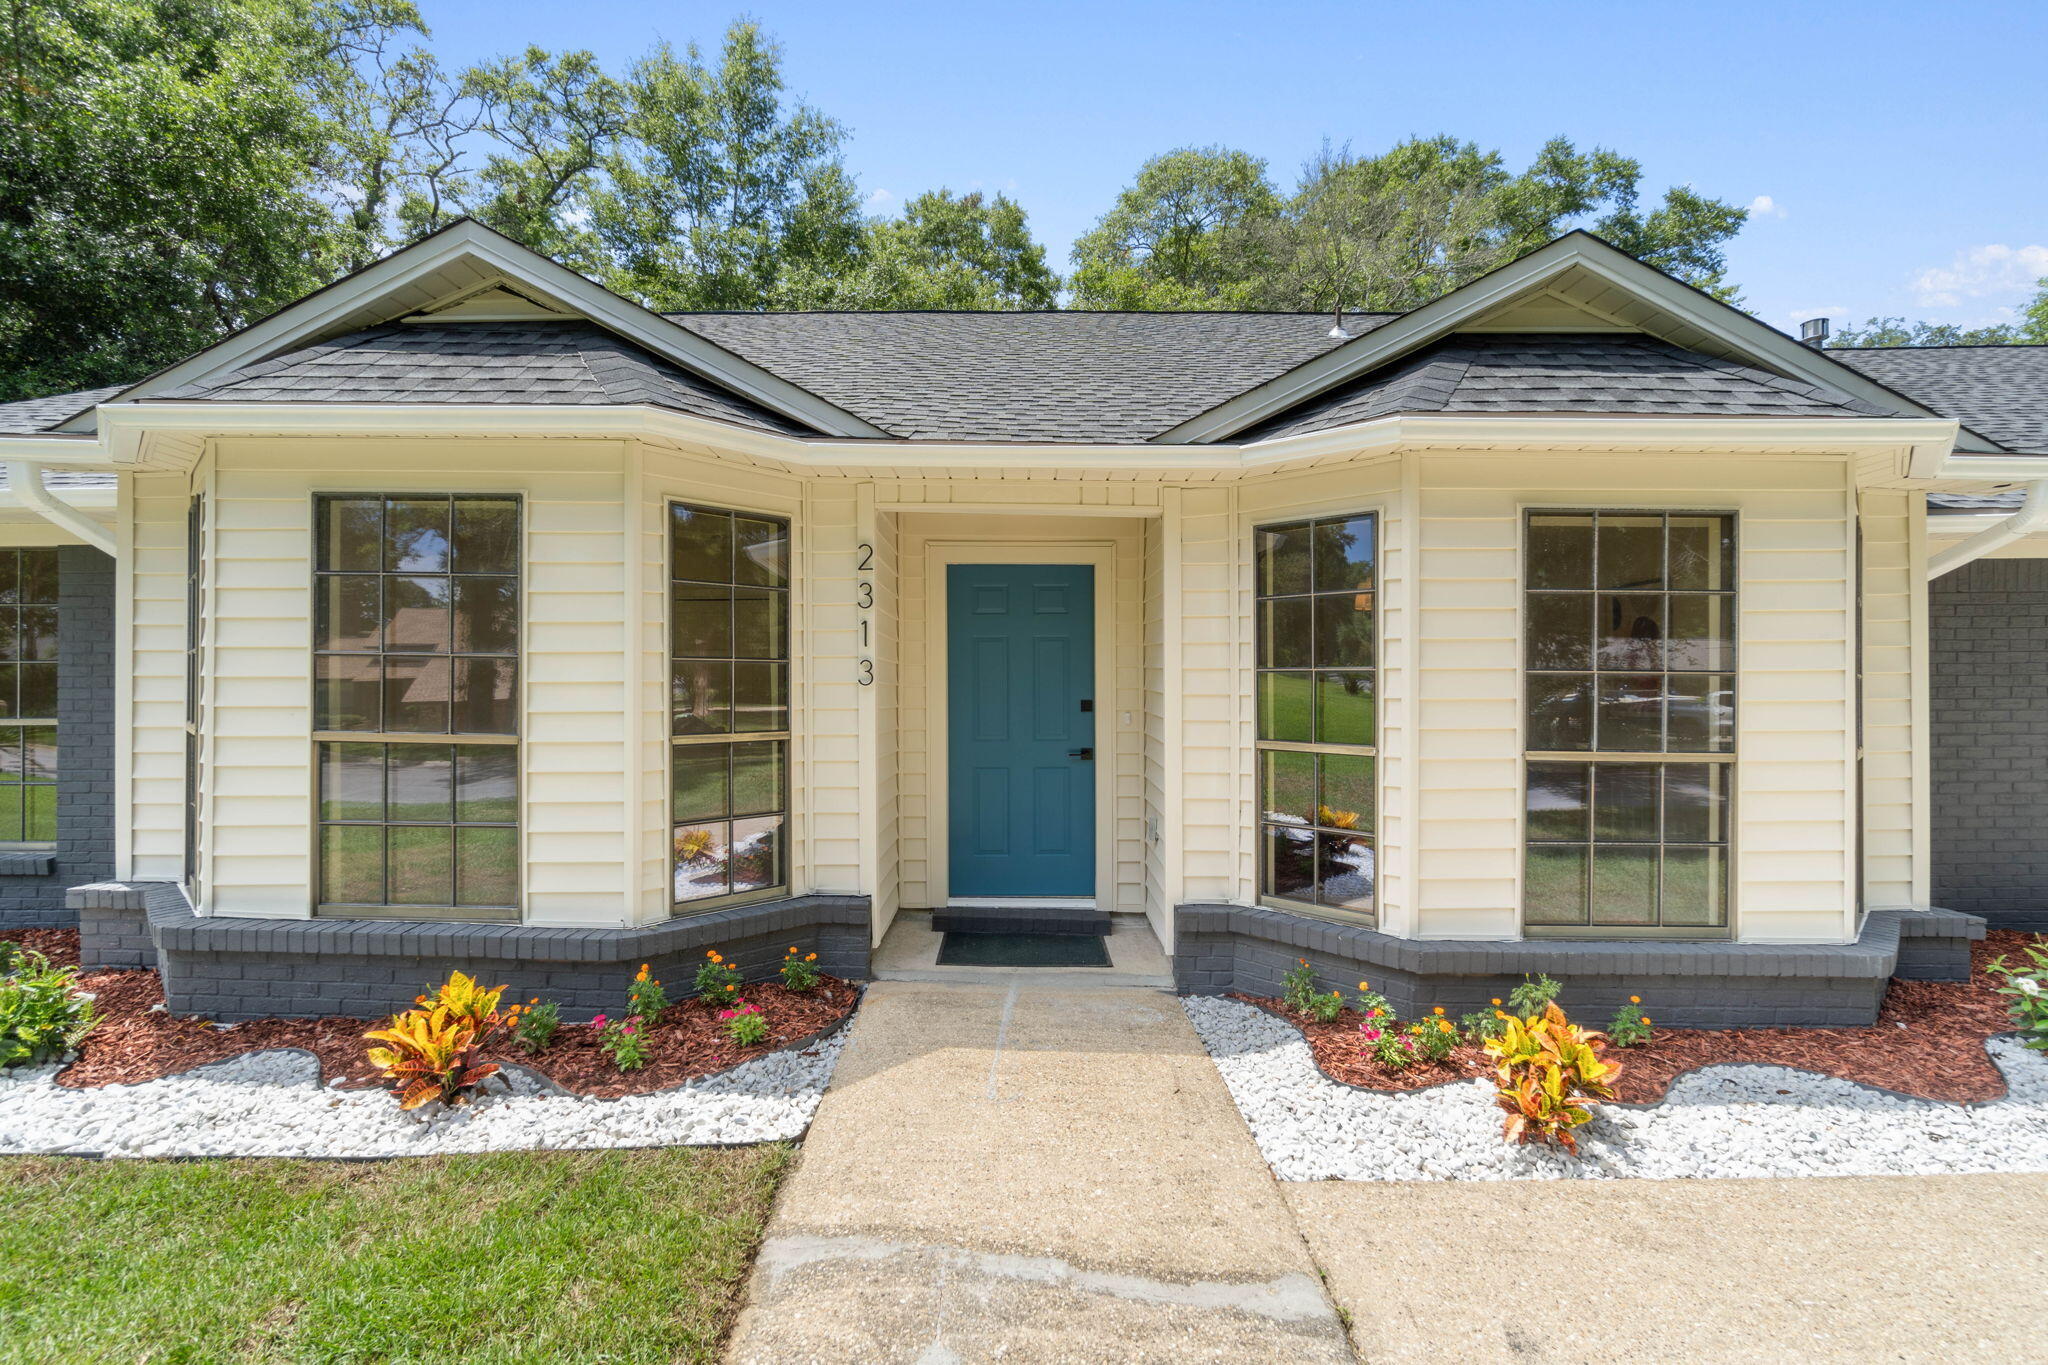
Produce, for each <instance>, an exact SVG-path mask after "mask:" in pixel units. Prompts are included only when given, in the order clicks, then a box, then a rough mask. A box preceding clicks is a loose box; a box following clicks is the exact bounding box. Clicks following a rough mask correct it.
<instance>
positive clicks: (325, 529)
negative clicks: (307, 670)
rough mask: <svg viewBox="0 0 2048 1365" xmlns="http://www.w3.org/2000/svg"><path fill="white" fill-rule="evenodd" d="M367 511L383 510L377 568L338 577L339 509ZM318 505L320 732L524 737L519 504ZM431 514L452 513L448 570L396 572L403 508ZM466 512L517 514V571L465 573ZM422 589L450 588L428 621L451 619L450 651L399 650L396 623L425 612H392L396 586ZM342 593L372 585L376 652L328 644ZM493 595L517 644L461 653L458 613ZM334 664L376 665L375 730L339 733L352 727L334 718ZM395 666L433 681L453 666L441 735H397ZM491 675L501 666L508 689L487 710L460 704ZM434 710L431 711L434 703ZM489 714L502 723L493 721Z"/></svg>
mask: <svg viewBox="0 0 2048 1365" xmlns="http://www.w3.org/2000/svg"><path fill="white" fill-rule="evenodd" d="M364 503H376V504H378V520H377V544H378V560H377V567H376V568H363V567H360V566H345V567H335V566H333V565H332V563H331V562H330V557H331V555H332V553H333V544H334V535H333V534H332V531H333V523H332V520H331V518H333V516H334V515H335V513H336V510H337V509H340V508H343V507H346V506H349V505H357V504H364ZM319 504H320V512H319V518H318V527H319V529H318V531H317V532H316V536H317V540H318V544H317V546H316V555H317V557H316V560H315V572H314V583H313V596H314V601H313V620H314V687H313V691H314V725H315V727H316V728H317V729H321V730H334V731H346V732H348V733H352V734H353V733H362V734H394V735H423V736H444V735H516V734H517V733H518V728H519V672H520V635H521V624H522V620H521V614H522V601H523V596H524V594H523V592H522V587H521V583H520V576H521V569H522V556H521V547H520V544H519V539H520V535H521V524H522V521H523V517H522V512H523V508H522V507H521V506H520V501H519V499H518V497H517V496H516V495H513V494H506V493H455V494H430V493H421V494H329V495H324V496H322V497H321V498H320V500H319ZM424 505H440V506H443V507H445V508H446V509H447V521H446V522H445V523H444V524H445V525H447V527H448V534H447V536H446V537H445V556H446V559H447V566H446V567H445V568H443V569H422V568H418V567H411V568H408V567H405V566H404V565H403V563H402V562H401V563H400V564H399V565H397V566H394V565H393V564H392V563H391V562H390V561H391V559H392V558H393V546H392V544H391V532H392V514H393V509H394V507H396V506H411V507H418V506H424ZM465 505H469V506H481V505H497V506H505V507H509V508H510V515H511V518H512V527H511V533H510V543H509V544H507V545H506V546H504V547H503V550H504V553H506V554H507V555H509V557H510V560H511V566H512V567H511V568H510V569H509V570H507V569H503V568H493V569H472V568H465V567H463V566H462V565H461V563H460V560H459V551H460V546H459V545H458V542H457V538H456V537H457V529H456V527H455V524H454V523H455V515H456V512H457V509H459V508H461V507H463V506H465ZM420 581H428V582H440V583H444V584H445V585H446V594H447V595H446V600H445V603H444V604H442V605H441V606H439V607H432V606H430V607H429V608H427V610H428V611H430V612H432V611H440V612H445V614H446V616H447V625H446V629H445V631H443V632H441V636H442V639H441V642H440V643H441V646H442V647H438V648H430V647H427V646H426V644H425V643H424V642H423V641H424V637H420V642H415V641H413V640H411V639H408V640H407V641H406V643H404V644H401V645H399V646H397V647H394V646H393V645H392V643H391V637H392V634H393V633H394V630H395V629H396V624H395V620H394V617H395V616H396V614H397V613H399V612H404V611H407V610H418V608H408V607H405V606H398V607H393V606H392V605H391V604H392V598H393V595H394V590H393V585H394V584H413V583H417V582H420ZM337 583H339V584H343V585H347V584H355V585H358V586H363V585H374V602H372V603H368V604H367V605H368V607H369V611H370V615H371V618H372V620H373V622H374V626H373V630H374V640H375V643H374V644H373V645H372V646H370V647H368V648H351V649H337V648H333V647H332V646H331V645H330V644H329V643H328V639H327V632H328V631H329V630H331V629H333V628H334V627H333V618H334V615H335V614H336V607H335V604H336V603H337V601H338V600H346V599H338V598H337V596H336V592H335V589H334V585H335V584H337ZM485 585H495V586H496V587H497V588H498V589H499V590H500V591H501V592H503V591H509V594H510V614H509V621H503V622H500V623H499V626H498V629H500V630H507V627H509V630H508V631H507V633H508V634H509V637H510V638H509V640H507V641H506V642H505V643H504V645H503V646H502V647H499V648H490V649H475V648H469V649H461V648H457V642H458V640H459V639H460V638H461V635H462V631H463V626H464V617H463V613H462V611H461V610H460V609H459V607H458V601H459V600H460V599H461V598H462V597H463V596H465V595H466V594H467V592H472V591H481V589H482V588H483V587H484V586H485ZM364 605H366V603H365V602H364V601H362V600H360V599H359V600H357V606H358V607H359V608H361V607H363V606H364ZM429 619H431V617H430V618H429ZM328 660H336V661H341V660H358V661H374V663H372V664H371V667H372V668H373V669H374V672H375V677H374V680H373V681H372V682H371V683H369V684H368V685H372V686H374V688H375V691H376V702H375V704H376V708H377V715H376V721H375V723H374V724H370V723H365V724H360V725H350V724H340V723H336V722H337V720H341V719H345V717H338V716H337V715H336V714H335V713H334V711H333V710H332V709H330V706H331V701H332V698H331V696H330V679H329V674H328V671H327V670H328V669H329V667H330V665H329V664H328V663H327V662H326V661H328ZM393 662H400V663H402V664H403V665H409V666H417V667H418V668H419V669H420V671H421V672H422V673H427V672H429V671H430V670H431V669H432V667H433V665H435V664H436V663H443V664H445V667H446V677H447V685H446V692H447V700H446V701H445V702H444V703H440V704H441V705H443V706H445V708H446V709H445V712H444V714H443V723H442V724H441V726H440V728H424V729H415V728H410V727H399V726H395V725H394V724H393V720H394V716H393V715H392V709H393V701H392V691H393V687H394V682H395V681H398V680H402V678H403V674H399V675H397V678H396V679H395V678H394V675H393V672H392V664H393ZM486 666H502V667H503V668H504V670H505V671H504V674H503V676H502V679H501V682H502V688H499V687H493V688H492V689H491V692H490V695H489V696H488V697H487V698H486V699H485V704H484V705H482V706H479V705H478V704H477V702H476V701H475V699H473V698H471V697H468V696H464V695H460V694H461V693H463V692H464V691H465V690H466V689H465V688H464V686H463V684H464V683H465V682H466V681H467V680H469V679H470V678H472V677H475V676H477V675H478V674H479V673H482V672H484V671H485V668H486ZM401 685H402V684H401ZM427 704H428V705H432V704H433V703H427ZM479 711H481V712H483V713H484V715H483V720H484V723H482V724H474V725H472V724H466V723H465V721H466V720H468V719H469V718H470V717H471V716H473V715H475V713H477V712H479ZM491 713H497V714H496V715H492V714H491Z"/></svg>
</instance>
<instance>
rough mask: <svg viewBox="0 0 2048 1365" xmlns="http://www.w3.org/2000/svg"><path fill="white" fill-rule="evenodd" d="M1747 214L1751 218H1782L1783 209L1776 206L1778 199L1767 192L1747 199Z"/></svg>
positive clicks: (1783, 214)
mask: <svg viewBox="0 0 2048 1365" xmlns="http://www.w3.org/2000/svg"><path fill="white" fill-rule="evenodd" d="M1749 216H1750V217H1752V218H1783V217H1784V216H1785V210H1784V209H1782V208H1780V207H1778V201H1777V200H1775V199H1773V198H1771V196H1769V195H1768V194H1760V195H1758V196H1757V197H1756V198H1754V199H1752V200H1750V201H1749Z"/></svg>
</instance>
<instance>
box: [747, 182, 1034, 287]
mask: <svg viewBox="0 0 2048 1365" xmlns="http://www.w3.org/2000/svg"><path fill="white" fill-rule="evenodd" d="M1059 290H1060V277H1059V276H1058V275H1056V274H1054V273H1053V271H1052V270H1051V269H1050V268H1049V267H1048V266H1047V265H1046V263H1045V248H1044V247H1043V246H1041V245H1039V244H1038V243H1037V242H1036V241H1034V240H1032V237H1031V229H1030V225H1029V223H1028V222H1027V221H1026V218H1025V213H1024V210H1023V208H1021V207H1020V206H1019V205H1018V204H1017V203H1015V202H1014V201H1013V200H1011V199H1009V198H1008V197H1007V196H1004V195H1001V194H998V195H996V196H994V197H993V198H984V197H983V196H982V195H981V194H980V193H979V192H975V193H971V194H963V195H959V196H955V195H954V194H953V192H952V191H950V190H932V191H930V192H928V193H925V194H921V195H918V196H917V197H916V198H914V199H912V200H911V201H910V202H909V203H907V204H905V205H904V206H903V214H902V216H901V217H899V218H875V219H871V220H869V222H868V224H867V228H866V230H865V232H864V234H863V237H862V240H861V243H860V247H859V250H858V252H857V254H856V257H855V260H854V263H853V265H852V268H851V269H847V270H843V271H840V272H838V273H836V274H832V275H818V274H804V275H797V276H792V277H791V278H789V279H787V280H785V282H784V286H783V291H782V294H781V296H780V297H778V298H777V300H776V306H778V307H790V308H806V307H809V308H825V307H830V308H852V309H863V308H952V309H998V308H1004V309H1037V308H1053V307H1056V306H1057V305H1058V302H1059Z"/></svg>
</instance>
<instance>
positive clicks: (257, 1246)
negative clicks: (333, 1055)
mask: <svg viewBox="0 0 2048 1365" xmlns="http://www.w3.org/2000/svg"><path fill="white" fill-rule="evenodd" d="M790 1159H791V1152H790V1150H789V1149H788V1148H786V1147H780V1146H776V1147H761V1148H746V1149H737V1150H729V1151H728V1150H715V1149H689V1148H682V1149H673V1150H666V1151H639V1152H599V1153H508V1154H502V1155H491V1156H465V1157H428V1158H420V1159H412V1160H401V1161H385V1162H375V1163H363V1164H352V1163H333V1162H310V1161H309V1162H299V1161H204V1162H171V1163H165V1162H151V1161H108V1162H90V1161H76V1160H59V1159H40V1158H8V1159H6V1160H4V1161H0V1210H4V1212H0V1360H6V1361H17V1360H18V1361H57V1360H62V1361H67V1362H69V1361H134V1360H149V1361H152V1362H159V1363H168V1362H200V1361H204V1362H214V1361H284V1360H306V1361H322V1362H367V1361H420V1362H426V1361H433V1362H444V1361H446V1362H453V1361H490V1362H494V1363H495V1362H501V1361H565V1360H574V1361H601V1362H623V1361H709V1360H712V1359H715V1358H716V1355H717V1350H718V1345H719V1341H720V1338H721V1336H722V1335H723V1333H724V1332H725V1330H726V1328H727V1326H728V1325H729V1324H730V1321H731V1317H732V1314H733V1311H734V1309H735V1306H736V1302H737V1298H738V1294H739V1290H740V1285H741V1282H742V1280H743V1278H744V1277H745V1275H746V1272H747V1267H748V1265H749V1264H750V1263H751V1261H752V1260H753V1256H754V1252H755V1249H756V1247H757V1246H758V1244H759V1241H760V1237H761V1229H762V1226H763V1224H764V1223H765V1222H766V1221H767V1217H768V1206H769V1201H770V1199H771V1198H772V1197H773V1195H774V1192H775V1187H776V1185H777V1183H778V1182H779V1181H780V1180H781V1178H782V1176H783V1173H784V1172H785V1171H786V1170H787V1169H788V1166H789V1163H790Z"/></svg>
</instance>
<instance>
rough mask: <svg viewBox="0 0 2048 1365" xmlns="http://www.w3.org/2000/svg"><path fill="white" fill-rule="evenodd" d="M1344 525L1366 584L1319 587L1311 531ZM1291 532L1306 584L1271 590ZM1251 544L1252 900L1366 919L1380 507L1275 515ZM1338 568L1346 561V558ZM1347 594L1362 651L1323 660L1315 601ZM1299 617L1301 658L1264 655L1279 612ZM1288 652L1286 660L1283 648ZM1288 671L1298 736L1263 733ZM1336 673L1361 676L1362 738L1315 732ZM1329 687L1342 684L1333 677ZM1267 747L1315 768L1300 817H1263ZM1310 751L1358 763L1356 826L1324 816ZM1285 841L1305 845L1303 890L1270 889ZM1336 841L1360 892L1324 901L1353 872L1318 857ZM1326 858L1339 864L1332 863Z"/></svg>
mask: <svg viewBox="0 0 2048 1365" xmlns="http://www.w3.org/2000/svg"><path fill="white" fill-rule="evenodd" d="M1350 523H1362V524H1363V526H1364V528H1365V530H1364V537H1365V540H1366V553H1365V559H1364V565H1365V572H1366V580H1367V581H1366V582H1365V583H1364V584H1363V585H1360V584H1359V583H1358V582H1356V581H1355V580H1352V581H1347V582H1340V583H1337V584H1326V583H1325V582H1323V580H1322V576H1323V573H1324V568H1325V565H1324V563H1323V557H1322V555H1321V554H1320V553H1319V551H1318V545H1319V543H1320V542H1319V533H1320V532H1321V531H1322V529H1323V528H1338V527H1343V526H1346V525H1348V524H1350ZM1295 533H1300V534H1305V535H1306V537H1307V551H1306V560H1307V563H1306V572H1307V580H1306V590H1305V591H1300V590H1286V589H1289V588H1293V587H1295V584H1294V583H1291V582H1282V583H1280V584H1278V585H1277V586H1279V587H1280V588H1281V589H1283V590H1280V591H1269V589H1270V588H1273V587H1274V586H1276V585H1275V583H1274V580H1275V579H1276V578H1278V577H1279V576H1280V575H1281V574H1282V573H1283V572H1285V569H1284V567H1283V566H1281V565H1280V564H1279V550H1280V547H1281V545H1282V543H1283V539H1282V538H1284V537H1286V536H1288V535H1290V534H1295ZM1252 542H1253V562H1252V573H1253V616H1254V636H1255V638H1254V642H1253V653H1254V665H1255V670H1256V671H1255V673H1254V693H1253V733H1254V736H1255V740H1254V749H1255V753H1256V756H1257V769H1256V771H1255V773H1254V775H1253V783H1254V787H1255V789H1256V797H1257V800H1258V807H1259V812H1260V814H1259V819H1258V824H1257V839H1258V860H1257V861H1258V868H1259V893H1260V899H1261V900H1262V901H1267V902H1271V903H1274V904H1278V905H1283V906H1286V907H1287V908H1289V909H1300V910H1308V911H1311V912H1313V913H1316V914H1319V915H1330V916H1334V917H1338V918H1343V919H1347V920H1363V921H1365V922H1367V923H1371V922H1373V921H1374V920H1375V918H1376V915H1377V909H1378V895H1379V872H1378V855H1379V848H1378V819H1377V813H1378V806H1379V800H1378V786H1379V759H1378V753H1379V750H1378V743H1377V742H1378V738H1379V734H1378V731H1379V653H1380V648H1379V610H1378V606H1379V602H1378V592H1379V514H1378V513H1377V512H1373V511H1361V512H1345V513H1337V514H1332V515H1328V516H1317V517H1304V518H1297V519H1293V520H1289V521H1284V522H1273V523H1267V524H1263V525H1259V526H1255V527H1254V528H1253V530H1252ZM1346 567H1350V565H1349V562H1348V561H1347V564H1346ZM1346 597H1349V598H1352V599H1353V609H1354V610H1355V609H1356V606H1357V599H1358V598H1360V597H1364V598H1366V599H1367V604H1366V611H1367V612H1368V613H1369V614H1370V618H1371V619H1370V623H1369V625H1368V629H1367V632H1366V638H1365V641H1364V657H1363V660H1362V661H1360V660H1356V659H1352V660H1344V659H1334V658H1333V659H1326V658H1325V657H1324V654H1325V643H1326V641H1325V632H1324V622H1325V621H1326V620H1327V619H1331V616H1330V615H1329V613H1330V612H1331V609H1330V608H1326V607H1324V606H1322V603H1323V602H1324V601H1326V600H1327V601H1330V602H1333V603H1334V602H1336V601H1338V600H1340V599H1342V598H1346ZM1300 602H1306V603H1307V604H1308V605H1307V608H1306V611H1305V613H1304V612H1303V611H1302V610H1301V609H1298V608H1296V609H1288V608H1286V607H1284V606H1275V605H1274V604H1290V603H1300ZM1304 614H1305V616H1306V623H1307V639H1306V641H1305V642H1303V643H1304V644H1305V648H1306V651H1307V663H1306V665H1299V664H1292V663H1290V664H1288V665H1287V666H1280V665H1278V664H1276V662H1275V660H1274V659H1273V657H1272V655H1273V654H1274V653H1275V652H1276V646H1277V645H1278V644H1279V643H1280V642H1279V641H1277V640H1276V638H1275V628H1276V626H1277V625H1278V624H1279V623H1280V621H1281V620H1282V619H1283V618H1284V617H1287V616H1293V617H1296V618H1300V617H1302V616H1303V615H1304ZM1353 643H1354V644H1355V643H1356V641H1355V640H1354V642H1353ZM1290 657H1292V655H1291V651H1290ZM1292 677H1302V678H1305V680H1306V684H1307V685H1306V689H1305V690H1306V710H1307V718H1306V728H1307V736H1308V737H1307V738H1293V737H1287V738H1282V737H1279V736H1277V735H1273V734H1271V733H1269V732H1270V730H1271V729H1272V728H1274V727H1272V726H1271V725H1270V724H1269V721H1270V720H1271V718H1272V713H1271V711H1270V710H1269V707H1271V704H1272V700H1273V699H1274V698H1275V697H1276V696H1278V695H1279V693H1278V692H1277V691H1276V685H1277V684H1278V683H1279V682H1280V681H1281V680H1284V679H1288V678H1292ZM1345 677H1355V678H1360V679H1362V680H1363V682H1364V696H1365V709H1366V720H1365V724H1364V735H1363V741H1362V742H1336V741H1329V740H1324V739H1322V738H1321V735H1322V734H1323V733H1324V732H1325V727H1324V726H1323V724H1322V713H1323V707H1324V704H1325V700H1326V698H1327V697H1328V696H1329V692H1328V690H1327V688H1328V685H1327V684H1326V683H1325V682H1324V679H1326V678H1330V679H1337V678H1345ZM1338 685H1339V686H1343V684H1341V683H1340V684H1338ZM1345 690H1346V692H1347V694H1349V695H1355V694H1353V693H1350V689H1349V688H1348V687H1346V689H1345ZM1272 754H1300V755H1304V756H1310V757H1311V765H1312V771H1313V772H1314V773H1315V777H1314V779H1313V781H1314V783H1315V787H1316V793H1317V801H1316V810H1315V812H1314V815H1313V817H1312V818H1310V819H1308V820H1305V821H1301V822H1299V823H1297V822H1292V821H1286V820H1277V819H1271V818H1269V817H1270V816H1272V815H1273V814H1274V813H1275V807H1276V805H1277V802H1274V801H1272V800H1269V799H1268V798H1269V796H1271V795H1272V794H1273V793H1272V792H1271V791H1270V789H1269V780H1268V773H1269V771H1271V769H1272V765H1273V760H1271V759H1270V758H1269V757H1268V755H1272ZM1319 755H1335V756H1344V757H1353V758H1357V759H1360V760H1362V761H1363V763H1364V765H1365V769H1364V775H1363V778H1362V782H1363V784H1364V790H1365V792H1366V794H1367V798H1368V799H1367V800H1366V801H1363V802H1361V803H1359V804H1360V805H1361V807H1362V809H1361V810H1360V811H1358V812H1355V814H1357V815H1358V817H1359V819H1358V823H1357V825H1356V826H1355V827H1352V828H1343V827H1341V826H1338V825H1336V824H1334V823H1331V822H1330V821H1328V820H1326V819H1325V818H1324V813H1325V808H1326V803H1324V802H1323V801H1322V800H1321V796H1322V777H1321V773H1322V767H1323V759H1322V758H1321V757H1316V756H1319ZM1290 844H1292V845H1299V844H1306V845H1307V847H1308V849H1309V852H1308V857H1309V859H1310V879H1309V885H1308V888H1307V891H1308V894H1307V896H1306V897H1303V896H1299V895H1290V894H1285V893H1283V892H1281V891H1279V890H1277V889H1276V887H1277V886H1279V885H1280V880H1279V878H1280V875H1281V869H1280V868H1279V867H1278V865H1277V864H1278V861H1279V856H1278V855H1279V850H1280V849H1281V848H1282V847H1283V845H1290ZM1340 845H1343V846H1350V847H1351V848H1352V849H1353V850H1354V851H1355V852H1357V853H1358V854H1360V855H1362V856H1361V857H1360V859H1359V861H1358V862H1357V863H1354V864H1352V865H1351V866H1352V867H1353V868H1354V869H1356V868H1360V867H1362V868H1363V877H1364V879H1365V881H1366V883H1367V887H1366V893H1365V895H1364V896H1363V897H1362V898H1361V897H1343V898H1335V899H1332V898H1326V896H1325V886H1326V884H1327V882H1329V881H1334V880H1338V879H1339V878H1342V879H1347V880H1350V879H1355V878H1356V877H1357V876H1358V875H1359V874H1358V872H1357V871H1355V870H1354V871H1346V872H1339V873H1337V874H1336V875H1335V876H1327V875H1326V874H1328V872H1329V868H1330V866H1331V865H1332V864H1331V863H1326V861H1325V856H1326V855H1325V850H1326V849H1329V848H1332V847H1335V846H1340ZM1334 865H1336V866H1340V867H1341V866H1343V864H1342V863H1341V862H1338V863H1335V864H1334ZM1360 899H1362V901H1363V904H1352V903H1346V902H1347V901H1352V900H1360Z"/></svg>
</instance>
